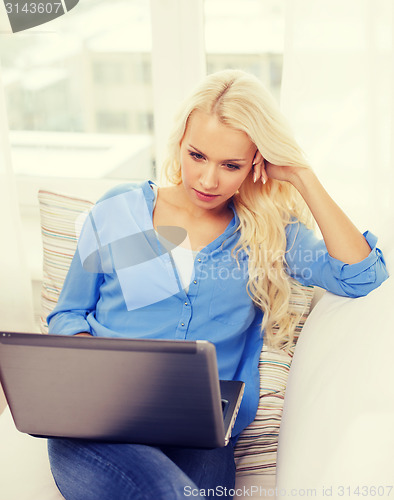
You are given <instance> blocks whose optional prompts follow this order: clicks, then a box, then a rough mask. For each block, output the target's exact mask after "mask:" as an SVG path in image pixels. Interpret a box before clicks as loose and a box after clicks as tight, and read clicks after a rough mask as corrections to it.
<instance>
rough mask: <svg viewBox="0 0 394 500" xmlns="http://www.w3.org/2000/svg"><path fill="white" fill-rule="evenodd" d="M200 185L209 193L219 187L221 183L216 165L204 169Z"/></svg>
mask: <svg viewBox="0 0 394 500" xmlns="http://www.w3.org/2000/svg"><path fill="white" fill-rule="evenodd" d="M200 184H201V186H202V187H203V188H204V189H205V190H207V191H212V190H213V189H216V188H217V187H218V184H219V182H218V172H217V169H216V165H207V166H206V167H205V168H204V169H203V172H202V174H201V177H200Z"/></svg>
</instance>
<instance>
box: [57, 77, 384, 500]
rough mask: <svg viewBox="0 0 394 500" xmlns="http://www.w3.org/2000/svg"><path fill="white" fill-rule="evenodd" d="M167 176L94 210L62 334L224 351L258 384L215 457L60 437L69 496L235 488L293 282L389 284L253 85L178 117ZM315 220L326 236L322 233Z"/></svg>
mask: <svg viewBox="0 0 394 500" xmlns="http://www.w3.org/2000/svg"><path fill="white" fill-rule="evenodd" d="M163 172H164V177H165V180H166V181H167V185H166V186H163V187H159V188H158V187H157V186H155V185H154V184H153V183H152V182H145V183H143V184H142V185H141V186H140V187H138V188H133V187H130V186H119V187H118V188H116V189H114V190H112V191H110V192H109V193H107V195H105V196H104V197H103V198H102V199H101V200H100V201H99V202H98V203H97V204H96V205H95V207H94V208H93V210H92V212H91V214H90V216H89V218H88V219H87V222H86V223H85V226H84V229H83V231H82V233H81V236H80V239H79V243H78V250H77V252H76V254H75V256H74V259H73V262H72V264H71V267H70V271H69V273H68V276H67V278H66V281H65V284H64V287H63V290H62V293H61V296H60V299H59V302H58V304H57V306H56V308H55V309H54V311H53V312H52V313H51V314H50V315H49V317H48V322H49V327H50V332H51V333H59V334H77V335H93V336H106V337H111V336H112V337H133V336H138V337H141V334H142V335H144V336H145V337H146V338H173V339H174V338H175V339H188V340H195V339H206V340H210V341H211V342H213V343H214V344H215V346H216V351H217V358H218V368H219V375H220V378H221V379H228V380H230V379H233V380H243V381H244V382H245V386H246V387H245V394H244V398H243V402H242V405H241V409H240V411H239V414H238V418H237V421H236V424H235V427H234V431H233V438H232V441H231V442H230V444H229V445H228V446H227V447H224V448H220V449H215V450H197V449H176V448H169V447H165V448H156V447H150V446H142V445H130V444H119V445H113V444H103V443H101V444H100V443H89V444H81V443H78V442H75V441H73V440H56V439H53V440H49V456H50V461H51V467H52V472H53V474H54V477H55V480H56V482H57V484H58V486H59V489H60V490H61V492H62V493H63V495H64V496H65V497H66V499H74V498H75V499H84V500H86V499H89V498H100V499H106V498H111V499H112V498H119V499H120V498H122V499H123V498H125V499H126V498H133V499H137V498H163V499H165V498H168V499H174V498H184V497H185V496H187V493H188V492H193V493H192V494H193V496H197V494H198V493H201V494H202V495H203V496H204V491H205V492H206V491H207V489H208V488H210V489H211V491H212V490H214V491H216V492H217V494H218V496H219V495H220V496H224V495H223V492H224V491H225V492H227V493H231V492H230V491H229V490H230V489H231V488H233V486H234V481H235V467H234V453H233V447H234V444H235V442H236V439H237V436H238V435H239V433H240V432H241V431H242V430H243V429H244V428H245V427H246V426H247V425H248V424H249V423H250V422H251V421H252V420H253V419H254V416H255V414H256V410H257V404H258V397H259V373H258V358H259V354H260V350H261V347H262V342H263V334H264V337H265V338H266V339H267V341H268V342H269V343H271V344H272V345H277V346H279V345H289V344H290V343H291V340H292V339H291V333H290V332H291V330H292V325H293V324H294V321H296V319H297V318H296V316H295V314H293V313H292V312H291V311H289V310H288V306H289V296H290V280H289V276H291V277H294V278H296V279H297V280H298V281H300V282H302V283H304V284H307V285H319V286H322V287H324V288H326V289H328V290H330V291H331V292H333V293H337V294H340V295H346V296H350V297H357V296H361V295H365V294H367V293H368V292H369V291H371V290H372V289H374V288H376V287H377V286H379V284H380V283H381V282H382V281H384V279H386V277H387V271H386V268H385V264H384V260H383V258H382V255H381V252H380V250H379V249H378V248H376V238H375V237H374V236H373V235H372V234H371V233H369V232H366V233H364V235H363V234H361V233H360V232H359V231H358V230H357V229H356V228H355V226H354V225H353V224H352V223H351V222H350V220H349V219H348V218H347V217H346V216H345V215H344V213H343V212H342V211H341V210H340V209H339V207H338V206H337V205H336V204H335V203H334V202H333V201H332V199H331V198H330V197H329V195H328V194H327V193H326V191H325V190H324V188H323V187H322V185H321V184H320V182H319V181H318V179H317V177H316V176H315V174H314V173H313V172H312V170H311V169H310V167H309V165H308V164H307V162H306V160H305V158H304V156H303V154H302V152H301V150H300V148H299V146H298V145H297V144H296V142H295V140H294V138H293V136H292V134H291V131H290V130H289V127H288V126H287V124H286V121H285V119H284V118H283V116H282V115H281V113H280V111H279V110H278V109H277V107H276V105H275V102H274V101H273V99H272V98H271V97H270V95H269V94H268V93H267V91H266V90H265V89H264V87H263V86H262V85H261V83H260V82H259V81H258V80H257V79H256V78H254V77H252V76H250V75H247V74H245V73H243V72H241V71H223V72H219V73H216V74H213V75H210V76H208V77H207V78H206V79H205V80H204V81H203V82H202V84H201V85H200V86H199V87H198V88H197V89H196V90H195V91H194V93H193V94H192V96H191V97H190V98H189V99H188V100H186V102H185V103H184V104H183V106H182V108H181V111H180V114H179V115H178V117H177V120H176V122H175V125H174V129H173V133H172V135H171V137H170V140H169V154H168V159H167V161H166V163H165V165H164V168H163ZM312 216H313V218H314V219H315V221H316V222H317V224H318V226H319V228H320V230H321V233H322V235H323V240H318V239H317V238H316V237H315V236H314V233H313V231H312V230H311V229H308V227H310V225H311V220H312ZM164 229H166V232H165V233H164V232H163V231H164ZM215 488H221V489H220V491H219V490H217V489H215ZM189 496H190V494H189ZM211 496H212V495H211Z"/></svg>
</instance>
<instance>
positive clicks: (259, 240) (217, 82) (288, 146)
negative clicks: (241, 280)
mask: <svg viewBox="0 0 394 500" xmlns="http://www.w3.org/2000/svg"><path fill="white" fill-rule="evenodd" d="M195 110H200V111H203V112H205V113H209V114H213V115H215V116H216V117H217V118H218V119H219V120H220V122H221V123H223V124H225V125H227V126H229V127H232V128H234V129H237V130H241V131H243V132H245V133H246V134H247V135H248V136H249V137H250V139H251V141H252V142H253V143H254V144H255V145H256V147H257V149H258V150H259V151H260V153H261V154H262V156H263V157H264V158H265V159H266V160H268V161H269V162H271V163H273V164H275V165H285V166H295V167H308V168H309V164H308V162H307V161H306V159H305V156H304V154H303V152H302V150H301V148H300V147H299V145H298V144H297V142H296V141H295V139H294V136H293V133H292V131H291V128H290V127H289V125H288V123H287V120H286V119H285V117H284V116H283V114H282V113H281V111H280V110H279V107H278V105H277V104H276V102H275V100H274V99H273V97H272V96H271V94H270V93H269V91H267V89H266V88H265V87H264V85H263V84H262V83H261V82H260V81H259V80H258V79H257V78H255V77H254V76H252V75H249V74H248V73H245V72H243V71H240V70H224V71H219V72H217V73H213V74H211V75H209V76H208V77H206V78H205V79H204V80H203V81H202V82H201V84H200V85H199V86H198V87H197V88H196V89H195V91H194V92H193V93H192V94H191V96H190V97H189V98H188V99H186V100H185V101H184V102H183V104H182V105H181V107H180V110H179V112H178V114H177V115H176V117H175V122H174V126H173V130H172V133H171V135H170V137H169V141H168V144H167V147H168V154H167V158H166V160H165V162H164V164H163V169H162V176H161V177H162V179H161V181H162V182H163V183H165V184H168V183H169V184H175V185H177V184H180V183H181V182H182V179H181V162H180V144H181V141H182V138H183V136H184V133H185V130H186V127H187V123H188V119H189V117H190V115H191V113H192V112H193V111H195ZM232 199H233V203H234V207H235V210H236V212H237V214H238V217H239V221H240V222H239V227H238V229H239V230H240V238H239V241H238V244H237V246H236V248H235V249H234V252H235V253H234V256H235V257H236V256H237V253H238V251H239V250H240V249H243V250H244V251H245V252H246V253H247V254H248V257H249V260H248V271H249V279H248V284H247V291H248V293H249V295H250V296H251V298H252V299H253V301H254V303H255V304H256V305H257V306H258V307H260V308H261V309H262V310H263V312H264V316H263V322H262V325H261V328H262V331H263V330H265V335H266V337H265V338H266V342H267V343H268V344H269V345H271V346H274V347H283V345H285V346H289V345H290V344H291V342H292V340H293V332H294V327H295V324H296V323H297V321H298V320H299V316H300V315H299V314H297V313H296V312H295V311H294V310H292V309H291V307H289V299H290V293H291V282H290V279H289V277H288V275H287V274H286V272H285V267H286V261H285V253H286V233H285V228H286V226H287V225H288V224H292V223H294V221H295V220H296V221H300V222H303V223H304V224H306V225H307V226H308V227H311V226H312V216H311V213H310V211H309V209H308V207H307V206H306V204H305V202H304V201H303V199H302V197H301V196H300V194H299V193H298V191H297V190H296V189H295V188H294V187H293V186H292V185H291V184H290V183H288V182H282V181H277V180H274V179H268V182H267V183H266V184H265V185H263V184H262V183H261V182H256V183H254V182H253V176H252V175H248V176H247V178H246V179H245V181H244V182H243V184H242V185H241V187H240V189H239V191H238V192H237V193H236V194H235V195H234V196H233V198H232Z"/></svg>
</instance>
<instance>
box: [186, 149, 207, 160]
mask: <svg viewBox="0 0 394 500" xmlns="http://www.w3.org/2000/svg"><path fill="white" fill-rule="evenodd" d="M189 155H190V156H191V157H192V158H194V159H195V160H203V159H204V157H203V155H200V153H196V152H194V151H189Z"/></svg>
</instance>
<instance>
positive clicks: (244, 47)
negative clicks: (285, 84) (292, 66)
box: [204, 0, 285, 101]
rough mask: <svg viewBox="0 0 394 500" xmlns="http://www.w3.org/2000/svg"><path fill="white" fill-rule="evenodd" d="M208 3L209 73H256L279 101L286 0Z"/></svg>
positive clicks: (206, 20) (206, 36) (234, 0)
mask: <svg viewBox="0 0 394 500" xmlns="http://www.w3.org/2000/svg"><path fill="white" fill-rule="evenodd" d="M204 5H205V40H206V44H205V46H206V55H207V72H208V73H213V72H215V71H219V70H222V69H226V68H228V69H230V68H237V69H243V70H244V71H247V72H249V73H253V74H254V75H256V76H257V77H258V78H260V79H261V80H262V81H263V82H264V83H265V85H266V86H267V87H268V88H269V89H270V91H271V93H272V94H273V95H274V97H275V98H276V99H277V100H278V101H279V95H280V88H281V77H282V62H283V51H284V18H285V16H284V9H285V2H284V0H264V1H262V0H205V4H204Z"/></svg>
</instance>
